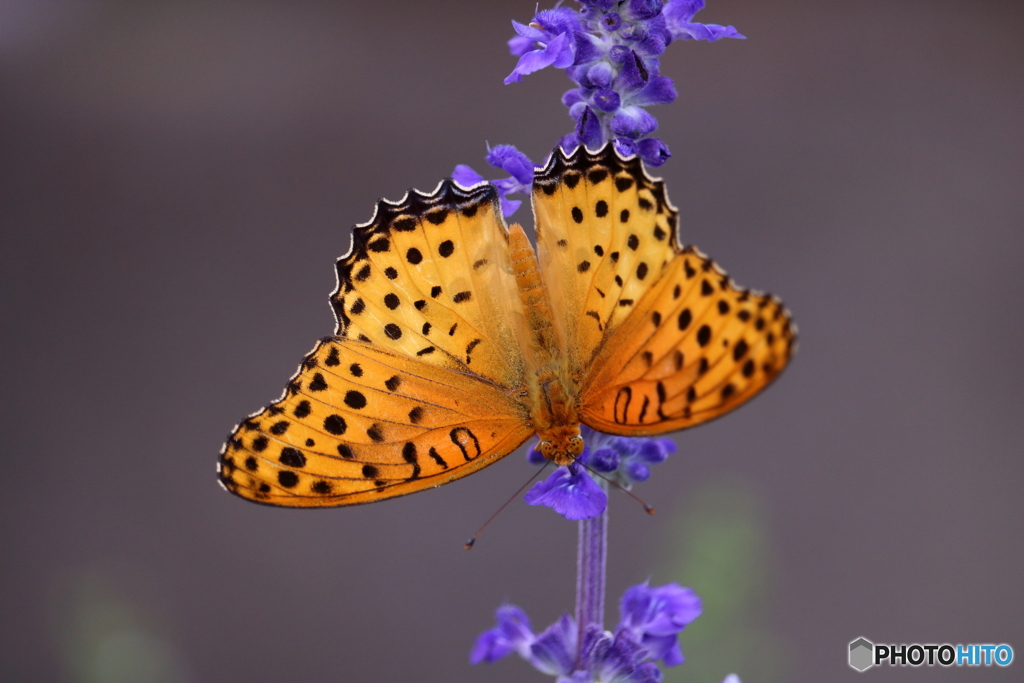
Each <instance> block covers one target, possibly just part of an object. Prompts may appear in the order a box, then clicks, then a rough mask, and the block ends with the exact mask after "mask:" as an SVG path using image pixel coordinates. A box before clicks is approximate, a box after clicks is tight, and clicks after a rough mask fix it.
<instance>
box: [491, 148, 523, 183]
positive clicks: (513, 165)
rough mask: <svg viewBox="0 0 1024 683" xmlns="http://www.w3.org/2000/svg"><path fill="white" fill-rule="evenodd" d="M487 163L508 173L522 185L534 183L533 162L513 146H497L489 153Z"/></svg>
mask: <svg viewBox="0 0 1024 683" xmlns="http://www.w3.org/2000/svg"><path fill="white" fill-rule="evenodd" d="M487 163H489V164H490V165H491V166H494V167H495V168H500V169H502V170H503V171H507V172H508V173H510V174H511V175H512V177H513V178H515V179H516V180H518V181H519V184H520V185H523V186H529V185H530V184H531V183H533V162H532V161H530V158H529V157H528V156H526V155H525V154H523V153H522V152H520V151H519V150H518V149H516V148H515V147H513V146H512V145H496V146H495V147H493V148H492V149H491V151H489V152H488V153H487Z"/></svg>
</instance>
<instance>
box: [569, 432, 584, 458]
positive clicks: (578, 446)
mask: <svg viewBox="0 0 1024 683" xmlns="http://www.w3.org/2000/svg"><path fill="white" fill-rule="evenodd" d="M583 445H584V444H583V437H582V436H578V435H577V436H574V437H572V438H571V439H569V453H570V454H571V455H579V454H580V453H582V452H583Z"/></svg>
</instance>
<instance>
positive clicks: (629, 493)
mask: <svg viewBox="0 0 1024 683" xmlns="http://www.w3.org/2000/svg"><path fill="white" fill-rule="evenodd" d="M573 460H575V461H576V464H577V465H581V466H582V467H583V468H584V469H586V470H587V471H588V472H590V473H591V474H593V475H594V476H595V477H600V478H601V479H604V480H605V481H606V482H608V483H609V484H611V485H612V486H614V487H615V488H617V489H618V490H620V491H622V492H623V493H625V494H626V495H627V496H629V497H630V498H632V499H633V500H635V501H636V502H638V503H640V504H641V505H643V506H644V512H646V513H647V514H649V515H653V514H654V508H652V507H651V506H650V505H648V504H647V503H645V502H643V501H642V500H640V499H639V498H638V497H637V496H636V495H635V494H634V493H633V492H632V491H630V490H628V489H627V488H626V487H624V486H623V485H622V484H620V483H619V482H617V481H615V480H613V479H609V478H608V477H606V476H604V475H603V474H601V473H600V472H598V471H597V470H595V469H594V468H593V467H591V466H590V465H588V464H586V463H585V462H582V461H580V459H579V458H573Z"/></svg>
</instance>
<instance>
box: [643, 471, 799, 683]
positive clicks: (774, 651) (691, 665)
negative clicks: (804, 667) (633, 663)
mask: <svg viewBox="0 0 1024 683" xmlns="http://www.w3.org/2000/svg"><path fill="white" fill-rule="evenodd" d="M669 533H670V537H669V538H668V539H666V544H665V547H667V548H669V549H671V550H670V552H671V556H670V559H669V560H668V562H666V563H665V564H664V565H663V566H662V567H661V569H660V570H659V571H658V572H657V573H656V579H657V580H656V581H654V583H666V582H668V581H677V582H679V583H680V584H682V585H683V586H689V587H691V588H693V589H694V590H695V591H696V592H697V594H698V595H700V596H701V599H702V600H703V607H704V612H703V614H701V616H700V617H699V618H698V619H697V620H696V621H695V622H693V623H692V624H690V625H689V626H688V627H687V629H686V630H685V631H684V632H683V633H682V635H681V636H680V639H681V642H682V646H683V654H684V656H685V657H686V662H685V663H684V664H682V665H681V666H678V667H674V668H668V669H666V670H665V679H664V680H665V683H721V681H722V679H724V678H725V677H726V675H727V674H730V673H736V674H739V676H740V678H741V679H742V680H743V683H782V681H784V680H786V676H785V670H786V668H787V667H786V659H787V657H786V648H785V643H784V642H782V640H781V639H780V638H779V637H778V636H777V635H776V634H775V633H773V631H772V629H771V624H770V623H769V622H768V621H767V607H768V603H769V600H770V599H771V597H772V568H771V564H772V562H771V555H772V552H771V542H770V537H769V532H768V524H767V522H766V520H765V514H764V510H763V508H762V505H761V503H760V501H759V498H758V496H757V495H756V493H755V492H754V491H753V490H752V489H751V487H750V486H749V485H747V484H746V483H745V482H743V481H739V480H730V481H727V482H717V483H712V484H709V485H706V486H703V487H702V488H700V489H699V490H698V491H697V493H696V494H695V495H693V496H692V497H691V498H690V499H689V500H688V501H687V502H686V503H685V504H684V505H683V507H682V509H680V510H679V511H678V512H677V513H676V516H675V518H674V520H673V522H672V524H671V525H670V526H669Z"/></svg>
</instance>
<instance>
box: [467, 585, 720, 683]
mask: <svg viewBox="0 0 1024 683" xmlns="http://www.w3.org/2000/svg"><path fill="white" fill-rule="evenodd" d="M700 609H701V608H700V598H699V597H697V595H696V594H695V593H694V592H693V591H692V590H690V589H689V588H682V587H680V586H679V585H677V584H674V583H670V584H667V585H664V586H659V587H656V588H651V587H650V586H648V585H647V584H646V583H642V584H640V585H638V586H633V587H632V588H630V589H628V590H627V591H626V593H625V594H624V595H623V596H622V603H621V605H620V610H621V614H622V619H621V620H620V621H619V624H618V626H617V627H616V628H615V632H614V633H611V632H608V631H605V630H603V629H602V628H601V626H599V625H598V624H590V625H588V626H587V627H586V629H585V630H584V632H583V634H582V642H578V633H579V632H578V631H577V627H576V622H575V620H574V619H573V618H572V617H570V616H569V615H563V616H562V618H561V619H559V620H558V621H556V622H555V623H554V624H552V625H551V626H549V627H548V628H547V629H545V631H544V632H543V633H541V634H540V635H534V634H533V632H532V631H531V630H530V622H529V620H528V619H527V618H526V614H524V613H523V611H522V610H521V609H519V608H518V607H515V606H513V605H505V606H503V607H501V608H500V609H499V610H498V612H497V617H498V625H497V626H495V627H494V628H491V629H489V630H487V631H484V632H483V633H482V634H481V635H480V637H479V638H477V642H476V645H475V646H474V647H473V652H472V654H471V655H470V661H471V662H472V663H473V664H477V663H479V662H494V661H497V660H498V659H501V658H502V657H505V656H507V655H508V654H510V653H512V652H517V653H519V655H520V656H521V657H522V658H523V659H525V660H527V661H528V662H530V663H531V664H532V665H533V666H534V667H535V668H536V669H538V670H540V671H543V672H544V673H546V674H549V675H552V676H558V682H557V683H660V682H661V671H660V670H659V669H658V667H657V666H656V665H655V664H654V662H653V661H650V660H658V659H660V660H663V661H664V663H665V664H666V665H668V666H674V665H676V664H680V663H682V661H683V653H682V651H681V650H680V648H679V642H678V635H679V632H680V631H682V630H683V629H684V628H686V625H687V624H689V623H690V622H692V621H693V620H694V619H696V618H697V617H698V616H699V615H700ZM722 683H739V679H738V678H735V675H732V676H731V677H729V678H726V680H725V681H723V682H722Z"/></svg>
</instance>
